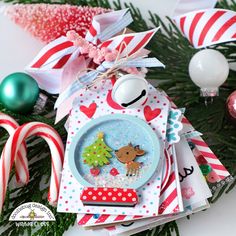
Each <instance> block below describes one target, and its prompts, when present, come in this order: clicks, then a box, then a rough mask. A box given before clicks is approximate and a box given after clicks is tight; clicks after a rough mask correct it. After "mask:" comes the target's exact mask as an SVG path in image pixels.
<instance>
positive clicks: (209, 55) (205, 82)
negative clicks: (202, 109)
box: [189, 49, 229, 97]
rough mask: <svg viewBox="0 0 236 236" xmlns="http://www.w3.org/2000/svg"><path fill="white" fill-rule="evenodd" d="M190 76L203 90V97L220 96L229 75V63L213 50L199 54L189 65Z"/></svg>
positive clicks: (205, 50) (202, 51) (206, 50)
mask: <svg viewBox="0 0 236 236" xmlns="http://www.w3.org/2000/svg"><path fill="white" fill-rule="evenodd" d="M189 75H190V77H191V79H192V81H193V82H194V83H195V84H196V85H197V86H198V87H200V89H201V96H203V97H214V96H218V93H219V92H218V90H219V86H221V85H222V84H223V83H224V82H225V81H226V79H227V77H228V75H229V63H228V61H227V59H226V58H225V56H224V55H223V54H222V53H220V52H218V51H216V50H213V49H204V50H201V51H199V52H197V53H196V54H195V55H194V56H193V57H192V59H191V61H190V63H189Z"/></svg>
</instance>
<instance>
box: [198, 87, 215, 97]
mask: <svg viewBox="0 0 236 236" xmlns="http://www.w3.org/2000/svg"><path fill="white" fill-rule="evenodd" d="M200 96H201V97H216V96H219V89H218V88H201V89H200Z"/></svg>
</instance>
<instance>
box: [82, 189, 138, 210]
mask: <svg viewBox="0 0 236 236" xmlns="http://www.w3.org/2000/svg"><path fill="white" fill-rule="evenodd" d="M80 200H81V201H82V202H83V204H84V205H103V206H110V205H112V206H135V205H136V204H137V203H138V195H137V193H136V191H135V190H134V189H123V188H103V187H99V188H93V187H86V188H84V189H83V191H82V194H81V196H80Z"/></svg>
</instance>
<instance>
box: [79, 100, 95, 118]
mask: <svg viewBox="0 0 236 236" xmlns="http://www.w3.org/2000/svg"><path fill="white" fill-rule="evenodd" d="M96 109H97V104H96V103H95V102H94V103H91V104H90V105H89V107H86V106H80V111H82V112H83V113H84V114H85V115H86V116H87V117H88V118H92V117H93V115H94V114H95V112H96Z"/></svg>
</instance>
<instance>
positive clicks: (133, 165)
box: [115, 143, 145, 176]
mask: <svg viewBox="0 0 236 236" xmlns="http://www.w3.org/2000/svg"><path fill="white" fill-rule="evenodd" d="M115 154H116V157H117V159H118V160H119V161H120V162H121V163H123V164H125V165H126V169H127V172H126V176H135V175H138V173H139V169H140V168H141V165H142V163H140V162H135V161H134V160H135V158H136V157H137V156H143V155H144V154H145V151H144V150H142V149H140V148H139V145H137V146H133V145H132V144H131V143H129V145H127V146H124V147H122V148H120V149H119V150H116V151H115Z"/></svg>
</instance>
